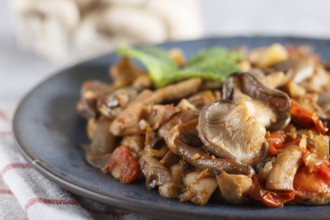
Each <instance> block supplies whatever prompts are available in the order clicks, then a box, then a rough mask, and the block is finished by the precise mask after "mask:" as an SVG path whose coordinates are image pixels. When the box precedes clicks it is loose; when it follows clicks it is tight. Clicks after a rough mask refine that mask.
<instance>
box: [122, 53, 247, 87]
mask: <svg viewBox="0 0 330 220" xmlns="http://www.w3.org/2000/svg"><path fill="white" fill-rule="evenodd" d="M117 52H118V53H119V54H121V55H123V56H127V57H133V58H135V59H137V60H139V61H140V62H142V63H143V64H144V65H145V66H146V68H147V69H148V71H149V74H150V76H151V78H152V80H153V82H154V83H155V85H156V87H162V86H165V85H167V84H170V83H173V82H176V81H180V80H183V79H187V78H192V77H201V78H203V79H207V80H215V81H220V82H222V81H224V80H225V78H226V77H227V76H228V75H229V74H231V73H233V72H236V71H239V67H238V66H237V64H236V63H237V61H238V60H239V59H241V57H240V55H239V54H238V53H236V52H232V51H229V50H226V49H222V48H210V49H206V50H202V51H200V52H198V53H197V54H196V55H194V56H193V57H192V58H191V59H190V60H189V61H188V62H187V64H186V65H185V66H184V67H183V68H181V69H179V67H178V66H177V65H176V64H175V62H174V61H173V60H172V59H171V58H170V56H169V55H168V53H167V52H166V51H164V50H162V49H160V48H155V47H148V48H143V49H140V50H137V49H133V48H129V47H119V48H117Z"/></svg>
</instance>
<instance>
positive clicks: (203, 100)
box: [188, 90, 220, 109]
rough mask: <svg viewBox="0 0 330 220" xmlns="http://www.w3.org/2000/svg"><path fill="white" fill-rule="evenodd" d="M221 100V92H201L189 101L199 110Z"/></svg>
mask: <svg viewBox="0 0 330 220" xmlns="http://www.w3.org/2000/svg"><path fill="white" fill-rule="evenodd" d="M219 99H220V93H219V91H211V90H206V91H201V92H198V93H196V94H194V95H192V96H190V97H189V98H188V101H189V102H190V103H191V104H193V105H194V106H195V107H196V108H197V109H202V108H204V107H205V106H208V105H210V104H211V103H213V102H215V101H217V100H219Z"/></svg>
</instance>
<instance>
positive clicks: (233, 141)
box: [198, 98, 266, 164]
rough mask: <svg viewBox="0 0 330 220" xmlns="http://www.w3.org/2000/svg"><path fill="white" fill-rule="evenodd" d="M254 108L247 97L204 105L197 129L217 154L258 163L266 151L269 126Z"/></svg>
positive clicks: (210, 148) (209, 148) (249, 162)
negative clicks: (267, 127)
mask: <svg viewBox="0 0 330 220" xmlns="http://www.w3.org/2000/svg"><path fill="white" fill-rule="evenodd" d="M253 109H254V107H253V104H251V102H250V101H249V100H248V99H246V98H239V99H236V100H234V101H228V100H225V101H220V102H215V103H213V104H212V105H210V106H209V107H207V108H205V109H204V110H203V111H202V112H201V114H200V116H199V122H198V131H199V136H200V138H201V140H202V141H203V143H204V144H205V146H206V147H207V149H208V150H210V151H211V152H212V153H214V154H215V155H217V156H218V157H224V158H232V159H236V160H238V161H241V162H243V163H246V164H256V163H257V162H258V161H259V159H260V158H261V157H262V156H263V155H264V154H265V150H266V149H265V146H264V145H263V143H264V139H265V135H266V129H265V127H264V125H263V124H262V123H260V122H259V121H258V120H257V119H256V118H255V114H254V110H253ZM258 117H260V115H258Z"/></svg>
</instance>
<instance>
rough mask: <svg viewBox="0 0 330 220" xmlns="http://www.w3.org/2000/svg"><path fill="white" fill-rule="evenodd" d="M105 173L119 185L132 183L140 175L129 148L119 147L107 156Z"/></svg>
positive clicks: (137, 163) (134, 156)
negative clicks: (119, 183)
mask: <svg viewBox="0 0 330 220" xmlns="http://www.w3.org/2000/svg"><path fill="white" fill-rule="evenodd" d="M106 171H107V172H109V173H111V174H112V176H113V177H115V178H116V179H118V180H119V181H120V182H121V183H132V182H134V181H135V180H136V179H137V178H138V177H139V175H140V165H139V162H138V159H137V157H136V155H135V154H134V153H133V151H132V150H131V149H130V148H129V147H127V146H119V147H117V148H116V149H115V150H114V151H113V153H112V154H111V155H110V156H109V159H108V164H107V167H106Z"/></svg>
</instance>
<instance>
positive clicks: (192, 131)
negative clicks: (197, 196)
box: [165, 120, 254, 176]
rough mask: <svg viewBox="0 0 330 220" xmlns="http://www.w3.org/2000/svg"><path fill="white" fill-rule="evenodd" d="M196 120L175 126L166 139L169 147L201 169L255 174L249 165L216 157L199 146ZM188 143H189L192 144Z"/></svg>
mask: <svg viewBox="0 0 330 220" xmlns="http://www.w3.org/2000/svg"><path fill="white" fill-rule="evenodd" d="M196 122H197V120H193V121H189V122H186V123H184V124H182V125H179V126H175V127H174V128H173V129H172V130H171V132H170V134H169V136H168V138H166V139H165V141H166V144H167V146H168V148H169V149H170V150H171V151H172V152H173V153H175V154H177V155H179V156H180V157H182V158H183V159H184V160H185V161H187V162H188V163H189V164H191V165H193V166H195V167H197V168H199V169H209V170H211V171H213V172H214V173H215V174H219V173H221V172H222V171H226V172H228V173H235V174H245V175H249V176H252V175H253V174H254V170H253V168H252V167H250V166H248V165H245V164H242V163H240V162H238V161H236V160H235V159H219V158H215V157H214V156H210V155H208V154H207V153H204V152H203V151H202V150H201V149H200V148H198V147H201V146H202V143H201V142H200V140H199V139H198V136H197V131H196ZM194 136H195V137H194ZM187 143H189V144H190V146H189V145H188V144H187ZM191 146H196V147H191Z"/></svg>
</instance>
